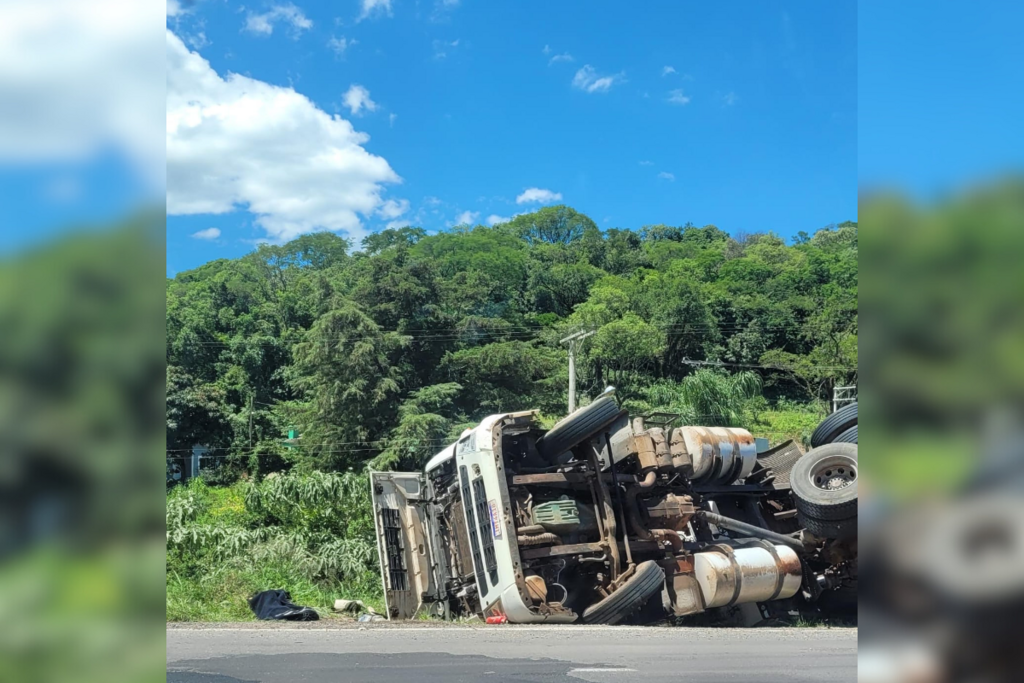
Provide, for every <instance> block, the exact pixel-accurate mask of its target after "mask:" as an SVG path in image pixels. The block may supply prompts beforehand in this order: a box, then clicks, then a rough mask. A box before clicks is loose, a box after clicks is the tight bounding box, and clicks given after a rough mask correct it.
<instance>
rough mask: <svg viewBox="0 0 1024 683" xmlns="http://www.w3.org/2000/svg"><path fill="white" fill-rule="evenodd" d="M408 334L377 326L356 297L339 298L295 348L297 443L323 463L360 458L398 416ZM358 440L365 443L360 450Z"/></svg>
mask: <svg viewBox="0 0 1024 683" xmlns="http://www.w3.org/2000/svg"><path fill="white" fill-rule="evenodd" d="M408 344H409V338H408V337H407V336H403V335H401V334H398V333H397V332H391V331H386V330H382V329H381V328H380V327H379V326H378V325H377V324H376V323H375V322H374V321H373V320H372V319H371V318H370V317H369V316H368V315H367V314H366V313H365V312H364V311H362V310H361V309H360V308H359V306H358V305H356V304H355V303H354V302H352V301H350V300H347V299H340V300H338V301H337V302H336V303H335V307H334V308H332V310H330V311H329V312H327V313H326V314H324V315H323V316H321V317H320V319H319V320H317V321H316V323H315V324H314V325H313V327H312V328H311V329H310V330H309V332H307V333H306V335H305V339H304V340H303V341H302V342H299V343H298V344H296V345H295V347H294V349H293V354H294V358H295V360H294V364H293V366H292V368H291V369H290V373H289V374H290V377H291V384H292V386H293V387H294V388H295V390H296V391H298V392H299V393H300V396H301V397H302V398H301V400H300V401H299V402H298V403H296V404H295V405H294V406H293V411H294V416H295V419H296V422H297V423H298V424H299V427H300V430H301V433H302V447H303V449H304V450H305V451H306V452H307V453H309V454H310V455H311V456H312V457H313V460H314V461H315V462H316V463H317V464H319V465H321V466H328V467H332V466H333V467H338V466H341V465H347V464H350V463H356V462H359V461H360V460H361V459H363V458H361V457H359V456H357V455H355V454H356V453H360V452H361V453H362V455H363V456H364V457H365V455H366V454H367V451H366V450H365V449H366V448H367V447H369V448H370V449H371V450H372V449H373V446H374V444H375V442H376V440H377V439H379V438H380V437H381V436H383V434H384V433H385V431H387V430H388V429H389V428H390V426H391V424H392V423H393V419H394V416H395V412H396V411H395V409H394V408H393V407H392V405H393V402H394V399H395V398H397V397H398V396H399V395H400V392H401V387H402V378H403V371H402V370H403V369H402V368H401V367H399V366H398V365H397V364H396V360H397V356H398V354H399V352H400V351H401V350H402V349H403V348H404V347H405V346H407V345H408ZM357 447H362V448H363V449H364V450H363V451H359V448H357Z"/></svg>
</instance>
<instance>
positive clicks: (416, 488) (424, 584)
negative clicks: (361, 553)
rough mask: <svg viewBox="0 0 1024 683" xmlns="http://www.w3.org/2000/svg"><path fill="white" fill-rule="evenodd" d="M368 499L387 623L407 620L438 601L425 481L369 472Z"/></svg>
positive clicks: (439, 590)
mask: <svg viewBox="0 0 1024 683" xmlns="http://www.w3.org/2000/svg"><path fill="white" fill-rule="evenodd" d="M370 495H371V497H372V499H373V514H374V524H375V526H376V530H377V553H378V555H379V557H380V571H381V579H382V580H383V581H384V600H385V603H386V605H387V614H388V619H411V618H412V617H414V616H415V615H416V613H417V612H418V611H419V610H420V608H421V607H422V606H423V604H424V602H428V601H429V602H433V601H435V600H443V598H444V596H443V590H444V583H443V581H444V579H443V577H442V576H441V575H440V567H439V565H438V563H437V562H436V561H435V560H434V552H433V549H432V546H433V545H434V544H433V542H432V541H433V539H434V538H435V533H436V531H435V522H434V519H433V517H432V516H431V510H430V505H429V504H430V500H429V498H430V496H429V491H428V488H427V485H426V480H425V478H424V477H423V475H421V474H419V473H416V472H371V473H370Z"/></svg>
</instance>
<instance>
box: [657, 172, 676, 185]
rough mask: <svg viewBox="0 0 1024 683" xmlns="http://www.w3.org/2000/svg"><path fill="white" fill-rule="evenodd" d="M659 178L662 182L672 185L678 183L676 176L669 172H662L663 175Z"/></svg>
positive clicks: (660, 174)
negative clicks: (665, 181)
mask: <svg viewBox="0 0 1024 683" xmlns="http://www.w3.org/2000/svg"><path fill="white" fill-rule="evenodd" d="M658 177H659V178H661V179H662V180H667V181H669V182H672V183H674V182H675V181H676V176H675V174H674V173H669V172H668V171H662V172H661V173H659V174H658Z"/></svg>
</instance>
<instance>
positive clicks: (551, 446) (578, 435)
mask: <svg viewBox="0 0 1024 683" xmlns="http://www.w3.org/2000/svg"><path fill="white" fill-rule="evenodd" d="M620 412H621V411H620V410H619V406H618V404H617V403H615V399H614V398H613V397H611V396H605V397H604V398H599V399H597V400H596V401H594V402H593V403H591V404H590V405H587V406H583V407H582V408H580V409H579V410H577V411H576V412H574V413H572V414H571V415H569V416H567V417H565V418H563V419H562V420H560V421H559V422H558V424H556V425H555V426H554V427H552V428H551V429H550V430H549V431H548V433H547V434H545V435H544V436H542V437H541V438H539V439H537V452H538V453H540V454H541V455H542V456H543V457H544V458H546V459H547V460H551V461H553V460H554V459H555V458H556V457H558V456H559V455H561V454H562V453H565V452H566V451H567V450H569V449H570V448H572V447H573V446H575V445H576V444H578V443H580V442H581V441H585V440H587V439H589V438H590V437H592V436H593V435H594V434H597V433H598V432H599V431H600V430H601V428H602V427H606V426H607V425H609V424H611V422H612V421H613V420H615V418H616V417H618V415H619V413H620Z"/></svg>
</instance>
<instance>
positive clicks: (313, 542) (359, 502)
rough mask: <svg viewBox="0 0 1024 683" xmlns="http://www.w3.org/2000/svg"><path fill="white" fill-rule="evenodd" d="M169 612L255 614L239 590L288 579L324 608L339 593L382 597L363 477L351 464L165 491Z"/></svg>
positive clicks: (297, 592)
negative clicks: (344, 469) (349, 469)
mask: <svg viewBox="0 0 1024 683" xmlns="http://www.w3.org/2000/svg"><path fill="white" fill-rule="evenodd" d="M166 520H167V605H168V607H167V609H168V619H170V620H194V619H204V620H209V619H232V620H234V619H247V618H252V615H251V614H250V613H249V610H248V607H247V606H246V603H245V599H246V598H247V597H248V596H250V595H251V594H252V593H254V592H256V591H259V590H268V589H271V588H285V589H287V590H289V591H290V592H291V593H292V597H293V599H295V600H296V601H297V602H300V603H302V604H307V605H309V606H312V607H315V608H317V609H320V610H326V609H328V608H329V606H330V605H331V603H333V601H334V599H335V598H338V597H353V596H358V597H361V598H369V599H375V600H379V597H380V587H379V585H378V579H379V575H378V569H377V553H376V547H375V541H374V534H373V521H372V517H371V513H370V497H369V483H368V481H367V479H366V477H365V476H363V475H356V474H352V473H346V474H326V473H322V472H314V473H312V474H309V475H304V476H302V475H293V474H287V475H281V476H275V477H270V478H268V479H266V480H264V481H263V482H261V483H259V484H254V483H245V482H239V483H238V484H236V485H234V486H232V487H229V488H211V487H208V486H207V485H206V484H205V483H203V480H202V479H195V480H193V481H191V482H189V484H188V486H182V487H177V488H175V489H173V490H172V491H171V492H170V493H169V494H168V496H167V518H166Z"/></svg>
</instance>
